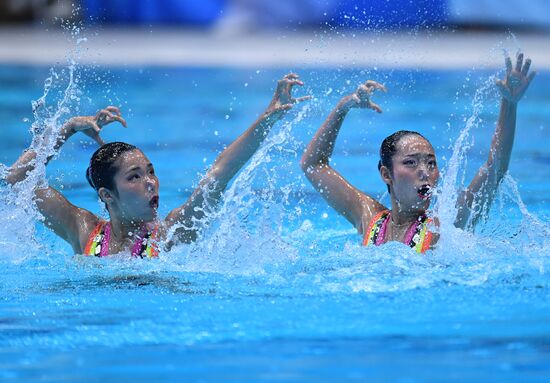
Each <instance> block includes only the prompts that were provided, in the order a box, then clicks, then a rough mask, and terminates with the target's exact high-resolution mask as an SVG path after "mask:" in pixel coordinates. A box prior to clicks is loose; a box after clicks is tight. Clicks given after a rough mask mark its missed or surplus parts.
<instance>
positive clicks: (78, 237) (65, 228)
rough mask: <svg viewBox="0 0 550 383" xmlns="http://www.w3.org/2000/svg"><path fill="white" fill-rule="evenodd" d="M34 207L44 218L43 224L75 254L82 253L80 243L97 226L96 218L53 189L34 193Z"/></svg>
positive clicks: (38, 190)
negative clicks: (70, 247)
mask: <svg viewBox="0 0 550 383" xmlns="http://www.w3.org/2000/svg"><path fill="white" fill-rule="evenodd" d="M35 197H36V198H35V200H36V205H37V207H38V210H39V211H40V213H41V214H42V215H43V216H44V224H45V225H46V227H48V228H49V229H51V230H52V231H53V232H54V233H56V234H57V235H58V236H60V237H61V238H63V239H64V240H65V241H67V242H69V243H70V244H71V246H72V247H73V249H74V250H75V251H76V252H82V250H83V249H82V247H83V245H82V243H83V241H86V238H85V237H87V235H88V234H89V233H90V231H91V229H90V227H91V228H92V229H93V227H94V225H95V224H97V222H98V218H97V216H96V215H94V214H93V213H91V212H89V211H88V210H86V209H82V208H79V207H77V206H75V205H73V204H71V203H70V202H69V201H68V200H67V199H66V198H65V197H64V196H63V195H62V194H61V193H59V192H58V191H57V190H55V189H53V188H46V189H37V190H36V191H35Z"/></svg>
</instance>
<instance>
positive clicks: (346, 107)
mask: <svg viewBox="0 0 550 383" xmlns="http://www.w3.org/2000/svg"><path fill="white" fill-rule="evenodd" d="M354 103H355V102H354V100H353V97H352V96H344V97H343V98H342V99H341V100H340V102H339V103H338V104H337V105H336V112H338V113H347V112H349V111H350V109H351V108H353V107H354V106H355V105H354Z"/></svg>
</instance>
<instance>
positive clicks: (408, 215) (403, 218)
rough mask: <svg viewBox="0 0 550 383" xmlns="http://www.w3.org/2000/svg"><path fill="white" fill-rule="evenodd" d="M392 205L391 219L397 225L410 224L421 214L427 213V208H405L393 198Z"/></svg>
mask: <svg viewBox="0 0 550 383" xmlns="http://www.w3.org/2000/svg"><path fill="white" fill-rule="evenodd" d="M391 205H392V208H391V221H392V223H393V224H394V225H396V226H400V225H405V224H410V223H412V222H414V221H416V220H417V219H418V217H420V216H421V215H423V214H426V211H425V210H422V209H418V208H411V209H404V208H403V206H401V205H400V204H399V202H398V201H396V200H395V199H393V198H392V201H391Z"/></svg>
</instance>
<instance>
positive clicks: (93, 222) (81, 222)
mask: <svg viewBox="0 0 550 383" xmlns="http://www.w3.org/2000/svg"><path fill="white" fill-rule="evenodd" d="M101 221H103V220H102V219H101V218H99V217H98V216H97V215H95V214H93V213H92V212H90V211H88V210H86V209H82V208H78V211H77V217H76V225H77V227H76V228H75V237H76V238H75V240H74V241H73V242H74V243H72V246H73V250H74V251H75V253H77V254H82V253H84V249H85V248H86V244H87V243H88V239H89V238H90V235H91V234H92V232H93V231H94V229H95V228H96V227H97V225H98V224H99V223H100V222H101Z"/></svg>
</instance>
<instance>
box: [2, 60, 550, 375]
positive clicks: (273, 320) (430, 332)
mask: <svg viewBox="0 0 550 383" xmlns="http://www.w3.org/2000/svg"><path fill="white" fill-rule="evenodd" d="M296 71H297V72H298V73H300V75H301V76H302V79H303V80H304V81H305V82H306V86H305V87H304V89H301V90H299V91H298V92H297V94H299V95H302V94H306V93H307V94H312V95H314V96H315V97H316V99H315V100H313V101H312V102H309V103H308V104H304V105H301V106H299V107H297V108H296V110H295V111H293V112H292V113H291V114H289V115H288V116H287V118H286V119H285V123H280V124H279V125H277V126H276V127H275V128H274V129H273V131H272V132H271V134H270V136H269V137H268V139H267V140H266V142H265V144H264V145H263V146H262V148H261V149H260V151H259V152H258V154H257V155H256V156H255V157H254V158H253V159H252V161H251V162H250V163H249V164H248V165H247V167H245V169H243V171H242V172H241V173H240V175H239V176H238V177H237V178H236V179H235V181H234V183H233V184H232V185H231V187H230V189H229V190H228V191H227V193H226V199H225V201H224V203H223V204H222V206H221V207H220V212H219V214H218V215H216V216H215V217H213V218H212V222H211V225H210V226H209V228H208V229H206V230H205V232H204V233H203V237H202V239H201V240H200V241H199V242H197V243H196V244H193V245H190V246H181V247H178V248H176V249H174V250H173V251H172V252H170V253H164V254H162V255H161V257H160V258H159V259H157V260H153V261H136V260H132V259H128V257H127V256H125V255H121V256H118V257H114V258H110V259H86V258H84V257H82V256H75V255H73V254H72V253H71V249H70V248H69V246H68V245H65V244H64V243H63V242H62V241H61V240H59V239H57V238H56V237H55V236H54V235H52V234H51V233H49V232H48V231H47V230H45V229H44V228H43V227H42V226H41V224H39V223H36V215H35V211H34V210H33V208H32V204H31V203H30V202H29V200H28V199H25V198H26V197H25V198H19V199H16V198H14V197H13V195H10V194H9V192H8V191H7V190H6V189H5V188H4V189H2V195H3V197H2V199H1V200H0V212H1V214H2V226H3V227H4V229H3V230H2V232H1V233H0V243H1V244H2V246H3V248H4V249H5V252H4V254H3V256H2V257H1V258H0V267H1V269H2V274H3V276H2V277H1V278H0V292H1V293H0V379H1V380H2V381H6V382H18V381H33V382H35V381H44V382H49V381H52V382H58V381H86V382H96V381H105V380H110V381H114V380H116V381H132V382H142V381H143V382H145V381H152V380H153V379H155V380H158V381H180V380H181V381H202V382H210V381H230V382H243V381H250V382H256V381H281V382H282V381H284V382H305V381H311V382H333V381H361V382H363V381H370V382H442V381H445V382H448V381H450V382H465V381H467V382H487V381H498V382H520V381H521V382H547V381H550V299H549V298H550V277H549V274H548V270H549V269H550V246H549V234H550V225H549V219H548V218H549V216H550V206H549V203H548V201H549V199H550V181H548V180H549V179H550V166H549V164H550V147H549V146H548V144H547V142H548V140H549V138H550V126H549V123H548V121H550V109H548V108H547V105H548V103H549V102H550V96H549V95H548V92H546V88H547V87H548V84H549V83H550V73H548V72H542V73H539V75H538V76H537V78H536V79H535V81H534V82H533V84H532V87H531V89H529V91H528V93H527V95H526V97H525V99H524V100H523V101H522V103H521V104H520V106H519V112H518V129H517V135H516V141H515V146H514V152H513V159H512V162H511V164H510V176H509V177H508V178H507V179H506V180H505V182H504V183H503V185H502V187H501V189H500V192H499V195H498V197H497V199H496V201H495V204H494V208H493V209H492V210H491V212H490V214H489V217H488V219H487V221H486V222H484V223H483V224H482V225H481V226H480V227H479V228H478V230H477V231H476V233H474V234H468V233H463V232H460V231H458V230H454V229H452V228H449V227H446V226H445V225H443V227H442V237H443V238H444V240H442V242H441V243H440V246H439V247H438V248H437V249H436V250H435V251H433V252H429V253H428V254H427V255H424V256H423V255H418V254H415V253H412V251H410V250H409V249H408V248H406V247H405V246H404V245H401V244H389V245H386V246H383V247H380V248H362V247H360V246H359V241H360V238H359V236H358V235H357V234H356V233H355V232H354V230H353V229H352V228H351V227H350V225H349V224H348V223H347V222H346V221H345V220H344V219H343V218H341V217H339V216H338V215H337V214H336V213H334V212H333V211H331V209H330V208H329V207H328V206H327V205H326V203H325V202H324V201H323V200H322V199H321V198H320V196H319V195H318V194H317V193H316V192H315V191H314V190H313V189H312V187H311V186H310V185H309V184H308V183H307V181H306V180H305V178H304V177H303V175H302V173H301V170H300V169H299V166H298V161H299V158H300V156H301V153H302V151H303V149H304V147H305V145H306V143H307V140H308V139H310V138H311V137H312V135H313V134H314V132H315V130H316V129H317V128H318V126H319V125H320V123H321V122H322V121H323V119H324V117H325V116H326V114H327V113H328V112H329V110H330V108H331V107H332V106H333V105H334V104H335V103H336V102H337V100H338V99H339V97H340V95H341V94H345V93H347V92H350V91H351V90H353V89H354V88H355V86H356V85H357V84H358V83H359V82H361V81H363V80H365V79H368V78H372V79H375V80H378V81H380V82H383V83H385V84H386V86H387V87H388V89H389V93H388V94H387V95H379V96H378V97H376V100H377V101H378V102H379V103H380V104H381V106H382V108H383V109H384V114H382V115H377V114H375V113H372V112H370V111H359V110H355V111H353V112H352V113H351V114H350V116H349V117H348V119H347V120H346V123H345V125H344V127H343V129H342V132H341V134H340V137H339V139H338V143H337V148H336V151H335V154H334V157H333V163H334V165H335V167H336V168H337V169H338V170H339V171H340V172H341V173H342V174H344V175H345V176H346V177H347V178H348V180H350V181H351V182H352V183H353V184H355V185H357V186H358V187H359V188H361V189H362V190H365V191H367V192H368V193H371V194H373V195H375V196H377V197H379V198H381V200H382V201H383V202H385V203H387V202H388V198H387V196H386V195H385V194H384V190H385V187H384V185H383V184H382V182H381V181H380V179H379V176H378V174H377V172H376V164H377V161H378V158H377V151H378V146H379V144H380V142H381V141H382V139H383V138H384V137H385V136H387V135H388V134H390V133H392V132H394V131H395V130H397V129H412V130H418V131H420V132H421V133H423V134H424V135H425V136H426V137H428V138H429V139H430V140H431V141H432V143H433V145H434V147H435V148H436V151H437V154H438V158H439V165H440V168H442V169H443V170H444V175H443V179H442V181H443V180H444V181H449V182H447V184H450V185H460V184H462V183H464V182H465V183H467V182H468V181H469V179H471V177H472V175H473V174H474V172H475V171H476V170H477V169H478V168H479V166H480V165H481V164H482V163H483V162H484V161H485V159H486V157H487V154H488V147H489V144H490V140H491V136H492V133H493V130H494V126H495V121H496V114H497V111H498V97H497V94H496V91H495V90H494V89H493V87H491V86H489V85H487V84H490V83H491V81H492V79H491V76H492V75H494V74H495V73H493V72H492V71H484V70H477V71H419V70H400V71H370V72H367V71H359V70H343V69H336V68H335V69H323V70H322V69H311V68H309V69H308V68H303V69H301V70H298V69H296ZM54 72H55V74H56V75H57V76H55V75H54V76H52V72H51V71H50V69H49V68H44V67H14V66H0V83H2V89H0V117H1V120H2V126H3V128H2V129H1V130H0V162H2V163H4V164H11V163H12V162H13V161H14V160H15V159H16V158H17V156H18V155H19V154H20V152H21V150H23V149H24V148H25V147H27V146H28V145H29V144H30V142H31V134H30V133H29V128H30V125H31V124H32V123H33V121H34V116H33V114H32V110H31V100H37V99H39V98H40V97H41V96H42V95H43V94H44V81H45V79H46V78H52V86H51V88H50V92H49V93H48V95H47V97H46V105H47V106H48V107H49V108H50V109H42V112H41V113H42V114H40V116H39V117H40V118H41V119H43V118H44V117H45V116H52V115H56V113H58V111H59V104H58V103H59V102H61V101H60V100H63V99H64V98H65V96H66V95H67V94H69V97H68V99H67V100H65V101H64V102H65V103H64V104H62V106H64V107H66V108H67V109H68V110H69V112H68V113H67V114H62V116H61V117H62V118H63V117H66V116H67V115H69V114H73V113H80V114H91V113H94V112H95V111H96V110H97V109H98V108H100V107H102V106H105V105H109V104H114V105H120V106H121V108H122V110H123V113H124V115H125V117H126V118H127V121H128V126H129V127H128V129H127V130H125V129H123V128H122V127H117V126H109V127H107V128H106V129H105V132H104V134H103V137H104V139H106V140H107V141H114V140H124V141H128V142H130V143H133V144H136V145H137V146H139V147H140V148H142V149H143V151H144V152H145V153H146V155H147V156H149V158H150V159H151V160H152V161H153V163H154V165H155V168H156V171H157V173H158V175H159V178H160V182H161V195H160V197H161V198H160V201H161V206H160V210H161V213H162V214H166V213H167V212H168V211H169V210H170V209H171V208H174V207H176V206H178V205H179V204H181V203H183V202H184V201H185V200H186V198H187V197H188V196H189V194H190V193H191V191H192V188H193V186H194V185H196V183H197V182H198V180H199V179H200V175H201V174H203V173H204V171H205V169H206V168H207V166H208V165H209V164H210V163H212V161H213V160H214V159H215V157H216V155H217V154H218V153H219V152H220V151H221V150H222V149H223V147H224V145H227V144H228V143H230V142H231V141H232V140H233V139H234V138H236V137H237V136H238V135H239V134H240V133H241V132H242V131H243V130H244V129H245V128H247V127H248V126H249V125H250V123H251V122H252V121H253V120H254V119H255V118H256V116H257V115H258V114H259V113H260V112H261V111H262V110H263V108H265V106H266V105H267V103H268V102H269V100H270V97H271V94H272V89H273V87H274V83H275V80H276V79H277V78H279V77H280V76H281V75H283V74H284V73H283V72H282V71H275V70H244V69H242V70H236V69H226V68H212V69H206V68H201V69H197V68H179V69H167V68H143V69H141V70H138V69H117V68H111V69H109V70H105V69H98V68H80V67H78V68H76V71H75V72H74V74H75V78H76V79H77V80H78V81H77V82H76V83H73V84H71V85H70V86H69V80H68V79H69V69H67V68H61V67H60V68H55V69H54ZM68 86H69V88H70V89H69V92H67V87H68ZM474 98H475V100H477V101H475V102H474ZM465 127H468V129H469V130H467V131H465V130H464V128H465ZM461 132H466V133H467V134H466V138H465V141H464V144H465V145H467V146H468V149H465V148H464V146H462V149H461V148H458V149H457V150H455V151H453V145H454V143H455V142H456V140H457V138H458V137H459V135H460V133H461ZM93 150H95V146H94V144H93V143H91V142H89V141H87V140H86V139H85V138H84V137H76V136H75V137H73V138H72V139H71V141H70V142H68V143H67V144H66V145H65V146H64V147H63V149H62V152H61V154H60V156H59V158H57V159H56V160H54V161H53V162H52V163H51V164H50V166H49V167H48V172H47V174H48V180H49V182H50V184H51V185H53V186H54V187H56V188H58V189H61V190H62V191H63V193H64V194H65V195H66V196H67V197H68V198H69V200H70V201H71V202H72V203H74V204H76V205H79V206H82V207H85V208H87V209H90V210H92V211H94V212H97V213H98V214H105V212H104V211H103V210H102V207H101V205H100V204H99V202H98V200H97V197H96V196H95V195H94V193H93V191H92V189H91V188H90V187H89V186H88V185H87V183H86V181H85V178H84V172H85V169H86V167H87V164H88V161H89V158H90V156H91V153H92V152H93ZM461 153H464V154H465V157H462V158H464V159H466V161H463V160H455V158H459V159H460V158H461V156H460V154H461ZM454 168H457V175H456V177H455V176H453V171H452V169H454ZM455 178H456V180H455ZM462 179H464V180H465V181H464V182H463V181H462ZM443 184H444V183H443V182H442V185H443ZM450 189H453V187H451V188H450ZM450 189H444V188H443V187H442V188H441V191H440V193H439V200H440V201H446V200H452V198H453V190H450ZM434 208H435V209H440V211H441V214H440V215H441V216H442V220H443V224H445V222H447V223H448V222H449V217H448V216H446V214H449V213H448V212H447V211H446V210H445V209H444V207H443V208H441V207H439V206H438V205H437V204H436V206H434Z"/></svg>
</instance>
